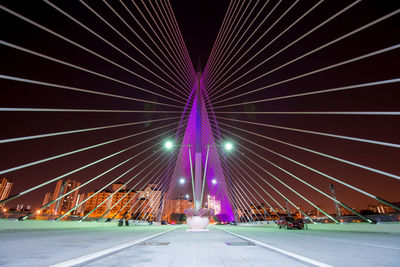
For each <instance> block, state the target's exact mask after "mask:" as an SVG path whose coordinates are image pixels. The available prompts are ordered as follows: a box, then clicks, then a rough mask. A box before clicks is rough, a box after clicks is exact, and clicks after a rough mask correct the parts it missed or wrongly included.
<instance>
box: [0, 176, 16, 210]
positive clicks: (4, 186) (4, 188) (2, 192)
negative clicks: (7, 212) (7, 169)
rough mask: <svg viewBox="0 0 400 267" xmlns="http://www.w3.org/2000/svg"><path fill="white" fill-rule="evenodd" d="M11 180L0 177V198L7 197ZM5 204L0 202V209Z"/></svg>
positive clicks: (11, 183)
mask: <svg viewBox="0 0 400 267" xmlns="http://www.w3.org/2000/svg"><path fill="white" fill-rule="evenodd" d="M12 185H13V182H11V181H9V180H7V179H6V178H2V179H1V183H0V200H3V199H6V198H8V196H9V195H10V192H11V188H12ZM4 206H5V203H3V204H0V209H3V208H4Z"/></svg>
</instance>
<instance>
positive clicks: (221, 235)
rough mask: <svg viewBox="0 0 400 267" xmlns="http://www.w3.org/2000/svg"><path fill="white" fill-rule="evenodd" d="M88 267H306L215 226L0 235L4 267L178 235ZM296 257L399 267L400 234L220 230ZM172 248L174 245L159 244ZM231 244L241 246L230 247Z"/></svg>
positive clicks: (43, 262) (45, 263)
mask: <svg viewBox="0 0 400 267" xmlns="http://www.w3.org/2000/svg"><path fill="white" fill-rule="evenodd" d="M175 228H177V229H176V230H175V231H171V232H168V233H166V234H163V235H160V236H158V237H156V238H153V239H151V240H148V242H150V243H149V244H147V245H134V246H131V247H129V248H126V249H123V250H120V251H118V252H116V253H114V254H111V255H106V256H104V257H101V258H97V259H96V260H95V261H92V262H90V263H88V265H89V266H103V265H107V266H117V265H118V266H273V265H277V266H300V265H302V264H307V263H306V262H301V261H299V260H298V259H295V258H293V257H288V256H286V255H283V254H281V253H278V252H276V251H274V250H271V249H267V248H263V247H260V246H246V244H245V243H243V242H245V241H244V240H243V239H240V238H238V237H235V236H233V235H231V234H229V233H226V232H224V231H221V230H218V229H216V228H215V227H212V226H210V230H211V231H210V232H201V233H196V232H186V231H185V230H186V228H185V227H181V228H179V227H175V226H132V227H116V226H115V225H110V226H109V227H97V228H82V229H51V230H44V229H42V230H32V229H29V230H3V231H0V240H1V242H0V266H49V265H53V264H58V263H62V262H65V261H68V260H71V259H74V258H77V257H82V256H86V255H90V254H91V253H94V252H98V251H103V250H105V249H109V248H114V247H116V246H118V245H121V244H125V243H128V242H131V241H133V240H138V239H140V238H144V237H147V236H151V235H154V234H157V233H161V232H164V231H166V230H171V229H175ZM220 229H223V230H227V231H230V232H233V233H236V234H239V235H242V236H245V237H248V238H251V239H254V240H256V241H260V242H263V243H265V244H268V245H270V246H273V247H275V248H278V249H283V250H285V251H288V252H291V253H295V254H296V255H300V256H304V257H308V258H310V259H313V260H316V261H318V262H322V263H326V264H329V265H333V266H397V265H398V263H399V262H400V234H399V233H398V232H391V233H371V232H364V233H361V232H341V231H323V230H308V231H296V230H278V229H276V228H268V227H264V226H258V227H257V226H248V227H240V226H236V227H235V226H220ZM157 242H169V244H162V243H161V244H157ZM226 242H233V244H235V242H239V243H236V245H239V246H228V245H227V244H226Z"/></svg>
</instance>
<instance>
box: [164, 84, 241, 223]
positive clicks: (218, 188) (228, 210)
mask: <svg viewBox="0 0 400 267" xmlns="http://www.w3.org/2000/svg"><path fill="white" fill-rule="evenodd" d="M196 91H197V92H196V96H195V99H194V101H193V102H192V103H193V104H192V110H191V112H190V116H189V118H188V122H187V125H186V130H185V135H184V137H183V141H182V146H180V148H179V149H180V151H179V154H178V160H177V164H176V166H175V170H174V175H173V179H174V180H173V181H172V182H171V185H170V189H169V195H170V196H172V195H174V194H170V193H172V191H174V187H175V186H176V184H177V179H179V178H180V177H185V178H186V180H187V181H189V180H191V171H190V163H189V162H190V159H189V152H188V151H189V145H190V148H191V158H192V162H193V163H194V159H195V156H196V152H197V153H201V155H202V158H201V161H202V174H204V166H205V165H206V164H205V161H206V155H207V146H210V149H209V157H208V164H207V173H206V185H207V186H206V188H205V192H204V195H205V196H206V195H207V194H209V195H212V196H215V198H216V200H219V201H220V202H221V214H224V215H225V217H226V218H228V219H229V220H234V215H233V209H232V206H231V201H230V198H229V197H228V191H227V186H226V182H225V177H224V173H223V171H222V166H221V162H220V158H219V155H218V151H217V149H221V148H219V147H216V143H215V141H214V136H213V132H212V129H211V125H210V121H209V118H208V114H207V112H206V107H205V103H204V99H203V96H202V93H201V90H196ZM199 139H200V140H199ZM213 179H217V180H218V183H217V184H215V183H213ZM188 184H189V183H187V184H186V185H184V186H185V187H186V190H189V189H188V188H187V186H188ZM190 191H191V190H190ZM200 192H201V191H200ZM204 199H207V198H204ZM202 204H203V205H204V203H202Z"/></svg>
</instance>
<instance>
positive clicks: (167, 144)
mask: <svg viewBox="0 0 400 267" xmlns="http://www.w3.org/2000/svg"><path fill="white" fill-rule="evenodd" d="M173 146H174V144H173V143H172V141H167V142H165V148H166V149H168V150H170V149H171V148H172V147H173Z"/></svg>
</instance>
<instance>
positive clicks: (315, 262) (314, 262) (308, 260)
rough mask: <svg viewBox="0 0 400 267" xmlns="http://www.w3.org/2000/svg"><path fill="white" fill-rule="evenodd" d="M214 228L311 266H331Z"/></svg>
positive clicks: (330, 266)
mask: <svg viewBox="0 0 400 267" xmlns="http://www.w3.org/2000/svg"><path fill="white" fill-rule="evenodd" d="M215 228H217V229H219V230H221V231H224V232H227V233H229V234H231V235H234V236H237V237H239V238H241V239H244V240H247V241H250V242H253V243H254V244H257V245H259V246H261V247H265V248H268V249H271V250H274V251H276V252H279V253H282V254H285V255H287V256H290V257H292V258H295V259H298V260H301V261H304V262H307V263H310V264H312V265H315V266H321V267H332V265H329V264H326V263H323V262H320V261H316V260H313V259H310V258H307V257H304V256H301V255H298V254H295V253H292V252H289V251H286V250H283V249H280V248H277V247H273V246H271V245H268V244H265V243H263V242H260V241H257V240H254V239H251V238H248V237H245V236H242V235H239V234H235V233H232V232H230V231H228V230H224V229H221V228H219V227H215Z"/></svg>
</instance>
